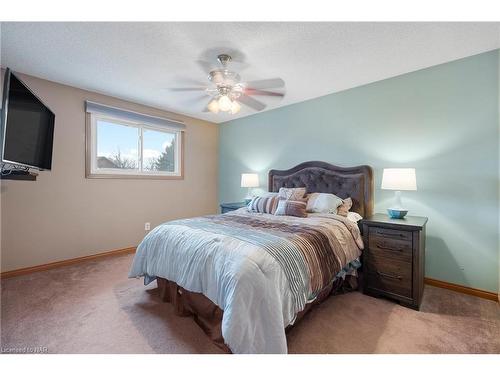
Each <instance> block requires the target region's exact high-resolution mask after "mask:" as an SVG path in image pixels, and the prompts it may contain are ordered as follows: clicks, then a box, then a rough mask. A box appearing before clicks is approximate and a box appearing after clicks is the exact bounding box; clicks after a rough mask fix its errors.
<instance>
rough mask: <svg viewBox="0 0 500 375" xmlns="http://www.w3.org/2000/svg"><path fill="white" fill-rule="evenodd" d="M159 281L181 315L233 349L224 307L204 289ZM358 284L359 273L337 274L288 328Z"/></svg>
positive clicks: (163, 297) (162, 293) (163, 294)
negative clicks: (226, 334)
mask: <svg viewBox="0 0 500 375" xmlns="http://www.w3.org/2000/svg"><path fill="white" fill-rule="evenodd" d="M156 281H157V283H158V289H159V292H160V298H161V300H162V301H163V302H169V303H171V304H172V305H173V306H174V309H175V313H176V314H177V315H178V316H192V317H193V318H194V320H195V322H196V323H197V324H198V325H199V326H200V327H201V329H203V331H204V332H205V334H206V335H207V336H208V337H210V339H211V340H212V341H213V342H214V344H215V345H217V346H218V347H219V348H221V349H222V350H224V352H226V353H231V350H230V349H229V348H228V347H227V345H226V344H225V343H224V339H223V337H222V328H221V324H222V316H223V314H224V311H223V310H221V309H220V308H219V307H218V306H217V305H216V304H215V303H213V302H212V301H210V300H209V299H208V298H207V297H205V296H204V295H203V294H201V293H195V292H190V291H187V290H185V289H184V288H182V287H180V286H179V285H177V284H176V283H174V282H173V281H169V280H166V279H162V278H160V277H158V278H157V279H156ZM357 287H358V282H357V277H356V276H351V275H346V276H345V279H343V278H337V279H336V280H335V281H334V282H333V284H330V285H328V286H327V287H325V288H324V289H323V290H322V291H321V292H320V293H319V294H318V297H317V298H316V299H315V300H314V301H312V302H310V303H308V304H306V306H305V308H304V310H302V311H301V312H299V313H298V315H297V318H296V319H295V322H294V324H293V325H289V326H288V327H286V329H285V331H286V332H288V331H289V330H290V329H292V328H293V327H294V326H295V325H296V324H297V323H298V322H299V321H300V320H301V319H302V317H303V316H304V315H305V314H306V313H307V312H308V311H309V310H310V309H311V308H312V307H313V306H315V305H318V304H320V303H321V302H323V301H324V300H326V299H327V298H328V297H329V296H330V295H331V294H339V293H344V292H348V291H352V290H356V289H357Z"/></svg>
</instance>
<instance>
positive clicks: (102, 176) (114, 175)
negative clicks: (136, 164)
mask: <svg viewBox="0 0 500 375" xmlns="http://www.w3.org/2000/svg"><path fill="white" fill-rule="evenodd" d="M85 178H96V179H123V180H183V179H184V175H182V174H181V175H154V174H151V175H146V174H144V175H140V174H118V173H109V174H104V173H87V174H86V175H85Z"/></svg>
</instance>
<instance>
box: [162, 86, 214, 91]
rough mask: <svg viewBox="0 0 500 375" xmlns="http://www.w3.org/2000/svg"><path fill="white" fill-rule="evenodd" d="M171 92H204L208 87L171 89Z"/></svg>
mask: <svg viewBox="0 0 500 375" xmlns="http://www.w3.org/2000/svg"><path fill="white" fill-rule="evenodd" d="M167 90H169V91H204V90H206V87H169V88H168V89H167Z"/></svg>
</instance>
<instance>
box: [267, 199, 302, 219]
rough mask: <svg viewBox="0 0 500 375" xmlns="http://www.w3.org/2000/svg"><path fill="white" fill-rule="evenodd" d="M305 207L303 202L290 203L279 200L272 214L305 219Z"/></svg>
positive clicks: (290, 201)
mask: <svg viewBox="0 0 500 375" xmlns="http://www.w3.org/2000/svg"><path fill="white" fill-rule="evenodd" d="M306 207H307V203H306V201H305V200H302V201H292V200H288V199H280V200H279V201H278V207H276V212H275V213H274V214H275V215H280V216H297V217H307V212H306Z"/></svg>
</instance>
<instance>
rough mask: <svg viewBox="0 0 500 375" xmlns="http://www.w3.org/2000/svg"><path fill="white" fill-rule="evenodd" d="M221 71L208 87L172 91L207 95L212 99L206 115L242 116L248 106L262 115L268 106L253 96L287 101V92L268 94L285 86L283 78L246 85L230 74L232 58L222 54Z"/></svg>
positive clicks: (214, 74) (213, 74)
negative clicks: (244, 106)
mask: <svg viewBox="0 0 500 375" xmlns="http://www.w3.org/2000/svg"><path fill="white" fill-rule="evenodd" d="M217 60H218V64H219V65H220V67H217V68H215V69H213V70H211V71H210V72H209V73H208V80H209V81H210V84H209V85H208V86H206V87H204V86H200V87H178V88H171V89H170V90H172V91H204V92H205V94H206V95H208V96H210V100H209V101H208V103H207V105H206V106H205V108H204V110H203V111H204V112H208V111H210V112H212V113H219V111H222V112H229V113H231V114H235V113H238V112H239V111H240V109H241V105H240V104H243V105H246V106H248V107H250V108H252V109H254V110H256V111H262V110H263V109H264V108H266V104H265V103H263V102H261V101H260V100H257V99H255V98H253V96H273V97H280V98H281V97H283V96H284V95H285V94H284V93H283V92H277V91H267V89H276V88H281V87H284V86H285V81H283V80H282V79H281V78H272V79H263V80H257V81H250V82H242V81H241V78H240V75H239V74H238V73H236V72H234V71H232V70H230V68H229V65H230V62H231V56H230V55H228V54H220V55H218V56H217Z"/></svg>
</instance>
